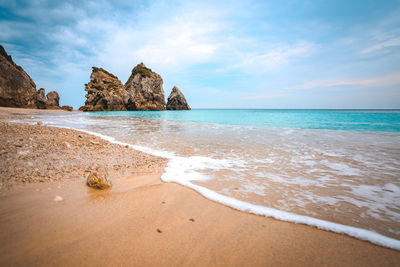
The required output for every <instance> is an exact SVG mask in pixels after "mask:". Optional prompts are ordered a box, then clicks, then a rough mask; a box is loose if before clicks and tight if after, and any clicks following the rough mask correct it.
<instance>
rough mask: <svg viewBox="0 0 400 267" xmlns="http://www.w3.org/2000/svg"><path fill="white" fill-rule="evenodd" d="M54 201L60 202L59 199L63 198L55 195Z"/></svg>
mask: <svg viewBox="0 0 400 267" xmlns="http://www.w3.org/2000/svg"><path fill="white" fill-rule="evenodd" d="M54 201H56V202H60V201H63V198H62V197H60V196H56V197H55V198H54Z"/></svg>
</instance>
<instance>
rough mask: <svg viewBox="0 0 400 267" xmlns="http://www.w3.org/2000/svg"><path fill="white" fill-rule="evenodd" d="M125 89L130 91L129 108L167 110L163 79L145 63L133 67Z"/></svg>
mask: <svg viewBox="0 0 400 267" xmlns="http://www.w3.org/2000/svg"><path fill="white" fill-rule="evenodd" d="M125 90H126V91H127V92H128V93H129V101H128V104H127V106H126V107H127V109H128V110H165V97H164V89H163V80H162V78H161V76H160V75H158V74H157V73H155V72H153V71H151V69H149V68H147V67H146V66H145V65H144V64H143V63H140V64H138V65H137V66H136V67H134V68H133V70H132V74H131V76H130V77H129V79H128V81H127V82H126V83H125Z"/></svg>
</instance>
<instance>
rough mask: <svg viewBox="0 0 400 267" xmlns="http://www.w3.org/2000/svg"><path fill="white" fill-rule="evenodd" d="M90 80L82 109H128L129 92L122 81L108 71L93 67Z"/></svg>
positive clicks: (86, 87) (86, 86)
mask: <svg viewBox="0 0 400 267" xmlns="http://www.w3.org/2000/svg"><path fill="white" fill-rule="evenodd" d="M92 69H93V70H92V74H91V75H90V82H89V83H88V84H86V85H85V91H87V94H86V101H85V106H82V107H80V108H79V110H82V111H110V110H126V107H125V106H126V104H127V103H128V99H129V94H128V92H127V91H125V89H124V86H123V85H122V83H121V81H120V80H119V79H118V77H116V76H115V75H113V74H111V73H109V72H108V71H106V70H104V69H102V68H97V67H93V68H92Z"/></svg>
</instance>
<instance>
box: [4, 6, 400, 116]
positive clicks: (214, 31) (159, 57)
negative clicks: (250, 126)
mask: <svg viewBox="0 0 400 267" xmlns="http://www.w3.org/2000/svg"><path fill="white" fill-rule="evenodd" d="M82 2H83V3H82ZM399 14H400V1H390V0H387V1H369V0H365V1H341V0H336V1H333V0H332V1H323V0H321V1H307V0H303V1H215V0H214V1H154V0H153V1H122V0H118V1H101V0H100V1H35V0H30V1H9V0H0V29H1V30H0V43H1V44H2V45H3V46H4V47H5V49H6V50H7V52H8V53H9V54H11V55H12V56H13V58H14V60H15V62H16V63H17V64H19V65H21V66H22V67H23V68H24V69H25V70H26V71H27V72H28V74H29V75H30V76H31V77H32V78H33V80H34V81H35V83H36V85H37V87H38V88H41V87H44V88H46V91H47V92H48V91H50V90H57V91H58V92H59V94H60V97H61V104H63V105H72V106H74V108H78V107H79V106H81V105H83V103H84V101H85V97H84V95H85V91H84V84H85V83H87V82H89V80H90V73H91V67H92V66H98V67H102V68H105V69H106V70H108V71H110V72H112V73H114V74H115V75H117V76H118V77H119V78H120V80H121V81H122V83H125V82H126V80H127V79H128V77H129V75H130V72H131V70H132V68H133V67H134V66H135V65H136V64H138V63H140V62H144V63H145V64H146V65H147V66H148V67H150V68H151V69H152V70H154V71H156V72H157V73H159V74H160V75H161V76H162V77H163V79H164V91H165V93H166V97H167V96H168V94H169V93H170V91H171V89H172V87H173V86H174V85H177V86H178V87H180V88H181V90H182V91H183V93H184V94H185V95H186V98H187V99H188V101H189V104H190V105H191V106H192V107H193V108H400V15H399Z"/></svg>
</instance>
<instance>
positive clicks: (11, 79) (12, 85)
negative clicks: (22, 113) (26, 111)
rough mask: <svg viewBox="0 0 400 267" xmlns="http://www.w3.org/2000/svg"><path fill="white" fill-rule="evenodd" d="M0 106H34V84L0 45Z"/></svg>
mask: <svg viewBox="0 0 400 267" xmlns="http://www.w3.org/2000/svg"><path fill="white" fill-rule="evenodd" d="M0 106H6V107H23V108H35V107H36V84H35V83H34V82H33V80H32V79H31V77H29V75H28V74H27V73H26V72H25V71H24V70H23V69H22V68H21V67H20V66H18V65H17V64H15V63H14V61H13V60H12V57H11V56H10V55H8V54H7V52H6V51H5V50H4V47H3V46H2V45H0Z"/></svg>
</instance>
